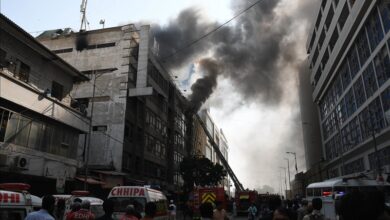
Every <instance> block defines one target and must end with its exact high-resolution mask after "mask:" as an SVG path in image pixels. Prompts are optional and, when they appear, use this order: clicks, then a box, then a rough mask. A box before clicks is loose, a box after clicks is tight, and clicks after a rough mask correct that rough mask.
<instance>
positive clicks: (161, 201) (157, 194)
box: [108, 186, 169, 220]
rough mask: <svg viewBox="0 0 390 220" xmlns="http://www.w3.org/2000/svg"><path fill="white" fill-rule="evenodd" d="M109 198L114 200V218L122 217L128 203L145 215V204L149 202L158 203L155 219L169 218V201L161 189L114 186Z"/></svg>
mask: <svg viewBox="0 0 390 220" xmlns="http://www.w3.org/2000/svg"><path fill="white" fill-rule="evenodd" d="M108 199H110V200H112V201H113V202H114V214H113V217H114V219H120V218H121V217H122V216H123V215H124V214H125V210H126V207H127V206H128V205H134V208H135V210H136V211H138V212H139V213H140V214H141V215H142V216H145V205H146V203H148V202H153V203H155V204H156V207H157V212H156V216H155V217H154V219H155V220H167V219H168V218H169V215H168V201H167V197H166V196H165V195H164V193H162V192H161V191H158V190H155V189H151V188H149V187H145V186H116V187H114V188H112V190H111V192H110V194H109V195H108Z"/></svg>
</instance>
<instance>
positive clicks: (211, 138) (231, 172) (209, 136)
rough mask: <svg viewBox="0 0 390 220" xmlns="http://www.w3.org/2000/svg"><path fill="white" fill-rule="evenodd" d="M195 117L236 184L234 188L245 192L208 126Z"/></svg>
mask: <svg viewBox="0 0 390 220" xmlns="http://www.w3.org/2000/svg"><path fill="white" fill-rule="evenodd" d="M195 115H196V118H197V119H198V121H199V123H200V125H201V126H202V128H203V130H204V132H205V133H206V135H207V137H208V138H209V141H210V143H211V145H212V146H213V148H214V151H215V152H216V153H217V156H218V157H219V159H220V160H221V162H222V165H223V166H224V167H225V169H226V171H227V172H228V174H229V176H230V178H232V180H233V183H234V187H236V191H244V190H245V189H244V187H243V186H242V184H241V183H240V181H239V180H238V178H237V177H236V175H235V174H234V172H233V170H232V168H230V166H229V163H228V162H227V161H226V160H225V157H224V156H223V154H222V152H221V151H220V150H219V147H218V145H217V144H216V143H215V142H214V138H213V136H211V134H210V132H209V131H208V130H207V127H206V124H205V123H204V122H203V120H202V119H201V118H200V116H199V115H198V114H195Z"/></svg>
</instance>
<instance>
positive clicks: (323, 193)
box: [322, 192, 332, 196]
mask: <svg viewBox="0 0 390 220" xmlns="http://www.w3.org/2000/svg"><path fill="white" fill-rule="evenodd" d="M322 195H323V196H330V195H332V192H322Z"/></svg>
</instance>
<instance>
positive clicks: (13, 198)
mask: <svg viewBox="0 0 390 220" xmlns="http://www.w3.org/2000/svg"><path fill="white" fill-rule="evenodd" d="M0 202H4V203H19V202H20V195H19V194H17V193H0Z"/></svg>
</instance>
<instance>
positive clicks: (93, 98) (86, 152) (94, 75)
mask: <svg viewBox="0 0 390 220" xmlns="http://www.w3.org/2000/svg"><path fill="white" fill-rule="evenodd" d="M100 76H101V75H99V76H98V75H96V72H95V71H92V77H93V78H94V79H93V89H92V99H91V117H90V119H89V131H88V145H87V149H85V155H86V156H85V181H84V190H88V183H87V180H88V172H89V170H88V163H89V149H90V147H91V136H92V127H93V125H92V119H93V108H94V104H95V90H96V79H97V78H99V77H100Z"/></svg>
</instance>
